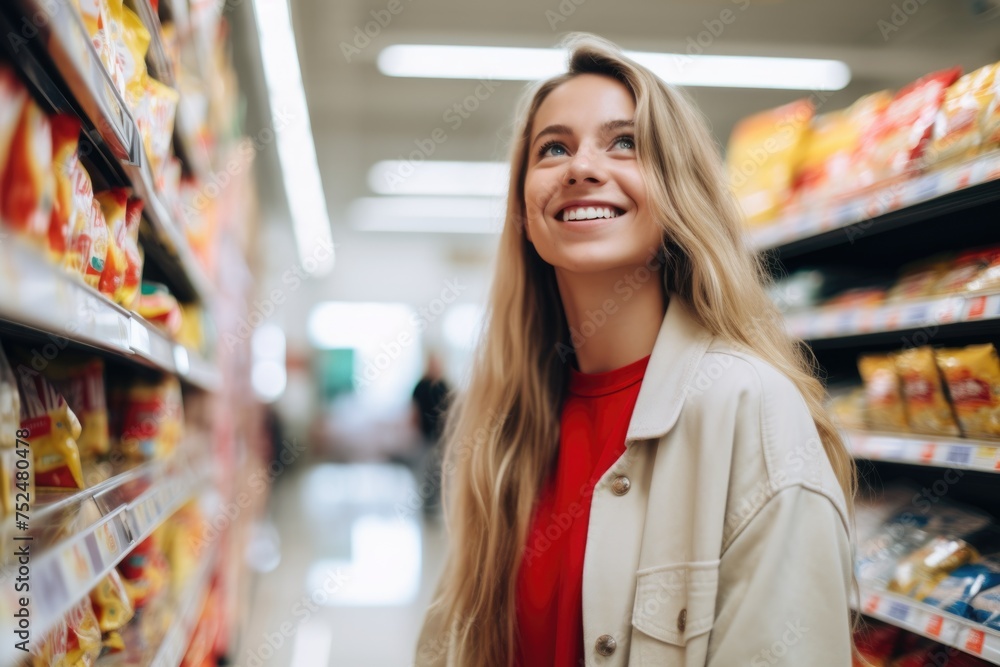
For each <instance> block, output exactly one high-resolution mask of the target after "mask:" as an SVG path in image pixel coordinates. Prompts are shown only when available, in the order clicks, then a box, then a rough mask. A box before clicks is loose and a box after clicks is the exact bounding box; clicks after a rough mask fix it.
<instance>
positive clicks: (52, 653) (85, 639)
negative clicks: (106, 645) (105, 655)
mask: <svg viewBox="0 0 1000 667" xmlns="http://www.w3.org/2000/svg"><path fill="white" fill-rule="evenodd" d="M100 654H101V629H100V628H99V627H98V625H97V617H96V616H94V610H93V608H92V607H91V604H90V598H86V597H85V598H83V600H81V601H80V602H79V603H78V604H76V605H75V606H74V607H73V608H72V609H70V610H69V612H68V613H67V614H66V616H65V617H64V618H63V619H62V620H60V621H59V622H58V623H56V627H55V628H54V629H53V630H52V631H51V632H50V633H49V634H48V636H46V637H45V639H44V640H43V641H41V642H39V643H38V644H36V645H34V646H33V647H32V659H33V664H34V667H90V666H91V665H93V664H94V663H95V662H96V661H97V657H98V656H99V655H100Z"/></svg>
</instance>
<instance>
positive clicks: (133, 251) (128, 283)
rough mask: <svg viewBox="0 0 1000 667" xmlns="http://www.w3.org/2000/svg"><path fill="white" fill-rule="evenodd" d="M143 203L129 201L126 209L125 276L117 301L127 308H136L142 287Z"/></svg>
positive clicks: (136, 200)
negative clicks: (140, 238)
mask: <svg viewBox="0 0 1000 667" xmlns="http://www.w3.org/2000/svg"><path fill="white" fill-rule="evenodd" d="M142 208H143V202H142V200H141V199H129V201H128V205H127V207H126V209H125V239H124V241H123V243H122V252H123V253H124V254H125V275H124V276H123V278H122V286H121V288H120V289H119V290H118V296H117V298H116V299H115V300H116V301H118V303H120V304H122V305H123V306H125V307H126V308H129V309H133V308H135V307H136V301H137V300H138V298H139V290H140V289H141V287H142V263H143V256H142V248H141V247H140V246H139V223H140V221H141V220H142Z"/></svg>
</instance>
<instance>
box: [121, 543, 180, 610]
mask: <svg viewBox="0 0 1000 667" xmlns="http://www.w3.org/2000/svg"><path fill="white" fill-rule="evenodd" d="M154 535H155V534H154ZM118 571H119V572H120V573H121V575H122V578H123V579H124V580H125V582H124V583H125V592H126V593H127V594H128V597H129V600H130V601H131V602H132V607H133V608H134V609H135V610H136V611H139V610H140V609H142V608H144V607H145V606H146V605H148V604H149V603H150V602H151V601H152V600H153V598H155V597H156V596H157V595H158V594H159V593H160V591H162V590H163V589H164V587H165V586H166V585H167V580H168V578H169V576H170V566H169V565H168V564H167V561H166V558H164V556H163V552H162V551H161V550H160V547H159V545H158V544H157V543H156V539H155V538H154V536H150V537H147V538H146V539H145V540H143V541H142V542H140V543H139V544H137V545H136V546H135V548H134V549H132V551H130V552H129V554H128V555H127V556H126V557H125V559H124V560H123V561H122V562H121V563H120V564H119V565H118Z"/></svg>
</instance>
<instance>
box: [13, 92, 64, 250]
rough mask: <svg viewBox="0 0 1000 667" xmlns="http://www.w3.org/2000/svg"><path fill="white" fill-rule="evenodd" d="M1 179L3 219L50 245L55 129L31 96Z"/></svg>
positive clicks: (29, 235)
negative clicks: (48, 241) (47, 238)
mask: <svg viewBox="0 0 1000 667" xmlns="http://www.w3.org/2000/svg"><path fill="white" fill-rule="evenodd" d="M9 150H10V153H9V155H8V156H7V167H6V169H5V170H4V173H3V181H2V182H0V221H2V222H3V224H5V225H6V226H7V227H8V228H10V229H12V230H13V231H15V232H17V233H19V234H22V235H24V236H25V237H27V238H28V239H30V240H32V241H34V242H36V243H37V244H38V245H39V246H43V247H44V246H45V245H47V241H46V237H47V236H48V231H49V215H50V214H51V212H52V188H53V185H54V177H53V174H52V130H51V127H50V126H49V118H48V116H47V115H45V112H44V111H42V109H41V108H40V107H39V106H38V105H37V104H35V101H34V100H33V99H31V98H28V100H27V101H26V103H25V104H24V106H23V107H22V109H21V116H20V119H19V120H18V124H17V129H16V130H15V132H14V136H13V138H12V140H11V142H10V148H9Z"/></svg>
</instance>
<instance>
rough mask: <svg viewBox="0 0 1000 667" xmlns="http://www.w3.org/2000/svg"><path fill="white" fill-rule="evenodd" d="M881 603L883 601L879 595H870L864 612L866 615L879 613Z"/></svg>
mask: <svg viewBox="0 0 1000 667" xmlns="http://www.w3.org/2000/svg"><path fill="white" fill-rule="evenodd" d="M880 602H881V599H880V598H879V596H877V595H869V596H868V599H867V600H865V608H864V612H865V613H866V614H874V613H875V612H877V611H878V605H879V603H880Z"/></svg>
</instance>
